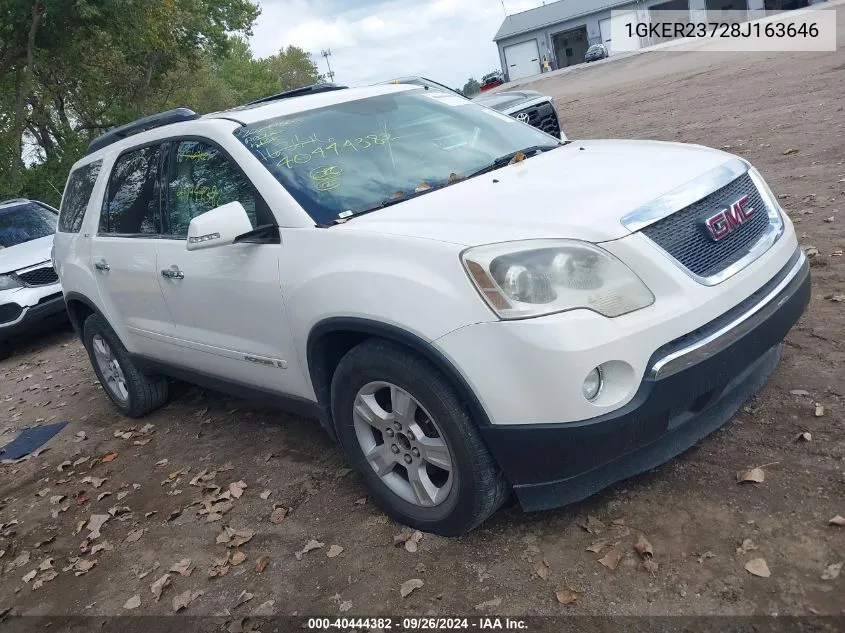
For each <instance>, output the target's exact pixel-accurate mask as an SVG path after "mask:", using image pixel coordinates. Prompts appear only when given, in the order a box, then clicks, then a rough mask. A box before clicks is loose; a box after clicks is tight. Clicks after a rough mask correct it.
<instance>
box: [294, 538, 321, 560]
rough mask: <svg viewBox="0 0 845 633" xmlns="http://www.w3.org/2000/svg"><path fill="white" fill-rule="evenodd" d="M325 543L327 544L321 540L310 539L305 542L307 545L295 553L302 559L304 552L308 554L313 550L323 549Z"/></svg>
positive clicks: (298, 558) (297, 558)
mask: <svg viewBox="0 0 845 633" xmlns="http://www.w3.org/2000/svg"><path fill="white" fill-rule="evenodd" d="M324 545H325V543H321V542H320V541H316V540H314V539H311V540H310V541H308V542H307V543H306V544H305V546H304V547H303V548H302V549H301V550H299V551H298V552H296V554H295V556H296V560H302V555H303V554H307V553H308V552H310V551H311V550H315V549H321V548H322V547H323V546H324Z"/></svg>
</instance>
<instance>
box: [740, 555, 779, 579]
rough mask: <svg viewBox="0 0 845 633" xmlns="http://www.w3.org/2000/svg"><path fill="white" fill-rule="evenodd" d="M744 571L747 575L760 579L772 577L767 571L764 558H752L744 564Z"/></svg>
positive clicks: (767, 567)
mask: <svg viewBox="0 0 845 633" xmlns="http://www.w3.org/2000/svg"><path fill="white" fill-rule="evenodd" d="M745 571H747V572H748V573H749V574H753V575H754V576H759V577H760V578H768V577H769V576H771V575H772V572H770V571H769V566H768V565H767V564H766V560H765V559H764V558H752V559H751V560H750V561H748V562H747V563H745Z"/></svg>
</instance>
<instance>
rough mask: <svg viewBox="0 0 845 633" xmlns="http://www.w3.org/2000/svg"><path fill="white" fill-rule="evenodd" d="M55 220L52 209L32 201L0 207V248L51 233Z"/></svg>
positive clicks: (54, 229)
mask: <svg viewBox="0 0 845 633" xmlns="http://www.w3.org/2000/svg"><path fill="white" fill-rule="evenodd" d="M57 221H58V216H57V215H56V214H55V213H54V212H53V211H51V210H50V209H47V208H45V207H42V206H41V205H39V204H35V203H34V202H25V203H23V204H18V205H14V206H10V207H3V208H0V248H9V247H11V246H17V245H18V244H23V243H24V242H29V241H31V240H37V239H38V238H41V237H47V236H48V235H52V234H53V233H55V232H56V222H57Z"/></svg>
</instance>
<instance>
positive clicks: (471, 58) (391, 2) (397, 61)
mask: <svg viewBox="0 0 845 633" xmlns="http://www.w3.org/2000/svg"><path fill="white" fill-rule="evenodd" d="M258 2H259V4H260V5H261V16H259V18H258V21H257V22H256V25H255V28H254V29H253V37H252V39H251V41H250V45H251V47H252V50H253V53H254V54H255V55H257V56H258V57H266V56H268V55H272V54H274V53H276V52H278V50H279V49H280V48H282V47H285V46H288V45H289V44H292V45H294V46H299V47H301V48H303V49H305V50H306V51H308V52H310V53H312V59H313V60H314V62H315V63H316V64H317V67H318V68H319V70H320V72H321V73H325V72H326V70H327V68H326V60H325V59H324V58H323V57H321V56H320V51H321V50H323V49H331V52H332V55H331V57H330V58H329V62H330V63H331V66H332V70H333V71H334V72H335V77H334V81H335V82H337V83H341V84H345V85H349V86H356V85H366V84H373V83H376V82H379V81H386V80H388V79H393V78H395V77H401V76H406V75H421V76H423V77H428V78H429V79H433V80H435V81H439V82H441V83H444V84H446V85H448V86H450V87H453V88H461V87H463V85H464V83H466V81H467V79H469V78H470V77H474V78H475V79H481V76H482V75H484V74H486V73H488V72H491V71H493V70H500V65H499V54H498V51H497V49H496V45H495V44H494V43H493V36H494V35H495V34H496V31H497V30H498V29H499V26H500V25H501V24H502V21H503V20H504V17H505V13H504V10H503V8H502V2H501V0H258ZM504 4H505V8H506V10H507V12H508V14H513V13H517V12H519V11H524V10H526V9H531V8H533V7H536V6H539V5H541V4H543V2H542V0H504Z"/></svg>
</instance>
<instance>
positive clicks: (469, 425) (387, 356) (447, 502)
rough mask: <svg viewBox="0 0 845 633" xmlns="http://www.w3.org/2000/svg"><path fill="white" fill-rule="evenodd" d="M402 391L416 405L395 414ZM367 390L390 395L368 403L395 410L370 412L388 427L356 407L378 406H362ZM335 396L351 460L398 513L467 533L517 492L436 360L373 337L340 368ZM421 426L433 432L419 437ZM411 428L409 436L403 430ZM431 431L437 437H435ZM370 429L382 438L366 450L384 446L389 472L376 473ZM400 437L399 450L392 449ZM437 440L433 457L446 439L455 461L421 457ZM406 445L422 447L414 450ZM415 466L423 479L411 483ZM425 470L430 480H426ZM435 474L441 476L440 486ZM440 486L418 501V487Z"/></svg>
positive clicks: (423, 526)
mask: <svg viewBox="0 0 845 633" xmlns="http://www.w3.org/2000/svg"><path fill="white" fill-rule="evenodd" d="M385 384H386V385H387V386H381V385H385ZM394 388H396V391H394ZM370 392H372V393H370ZM402 392H404V393H405V394H406V395H409V396H410V398H411V399H412V400H414V401H416V402H415V403H412V404H411V405H409V406H410V408H409V409H408V410H409V411H410V410H413V411H414V413H413V414H411V415H409V416H399V417H395V416H396V414H395V413H393V404H392V403H393V400H394V395H393V394H397V395H396V398H397V399H398V398H400V397H402V396H401V394H402ZM360 394H364V395H363V396H362V398H366V399H369V400H368V401H369V402H376V401H381V402H384V406H382V405H380V404H376V405H367V406H368V407H369V406H376V407H377V408H379V410H380V412H381V413H387V415H388V416H394V417H379V416H369V417H370V418H371V419H373V420H376V426H378V427H379V428H386V430H384V431H381V430H376V431H373V428H374V426H373V424H372V423H369V424H368V423H367V422H366V420H365V419H364V418H365V417H366V416H362V415H361V414H356V413H355V411H356V406H357V407H358V409H357V411H368V412H371V411H372V409H371V408H369V409H362V408H361V407H362V406H363V405H364V404H365V402H364V400H363V399H360V400H359V399H358V397H359V395H360ZM386 394H390V395H389V396H388V395H386ZM331 398H332V413H333V417H334V421H335V427H336V431H337V436H338V439H339V440H340V443H341V445H342V446H343V449H344V451H345V453H346V456H347V458H348V460H349V462H350V464H351V465H352V467H353V468H354V469H355V470H356V471H357V472H358V473H359V474H360V475H361V477H362V478H363V479H364V483H365V485H366V486H367V488H368V489H369V492H370V494H371V496H372V497H373V500H374V501H375V502H376V503H377V504H378V505H379V506H381V507H382V508H383V509H384V510H385V511H386V512H387V514H389V515H390V516H391V517H393V518H394V519H396V520H397V521H399V522H401V523H404V524H405V525H408V526H410V527H413V528H415V529H418V530H421V531H425V532H431V533H434V534H439V535H441V536H460V535H462V534H466V533H467V532H469V531H471V530H472V529H474V528H475V527H477V526H478V525H480V524H481V523H483V522H484V521H485V520H486V519H487V518H488V517H490V516H491V515H492V514H493V513H494V512H495V511H496V510H497V509H499V507H500V506H501V505H502V504H503V503H504V502H505V501H506V500H507V498H508V496H509V495H510V493H511V487H510V486H509V485H508V483H507V481H506V480H505V478H504V476H503V475H502V473H501V472H500V471H499V469H498V467H497V466H496V463H495V461H494V460H493V457H492V456H491V455H490V453H489V451H488V450H487V447H486V446H485V445H484V443H483V442H482V440H481V437H480V436H479V434H478V431H477V430H476V428H475V425H474V423H473V421H472V419H471V418H470V416H469V413H468V412H467V409H466V407H465V406H464V405H463V403H462V402H461V399H460V398H459V397H458V395H457V393H456V392H455V390H454V388H453V387H452V385H451V384H450V383H449V381H448V380H447V379H446V378H445V377H444V376H443V374H441V373H440V372H439V371H438V370H437V368H436V367H434V365H432V364H431V363H430V362H429V361H428V360H426V359H425V358H423V357H421V356H418V355H417V354H415V353H414V352H412V351H411V350H409V349H408V348H406V347H403V346H401V345H397V344H394V343H391V342H389V341H385V340H381V339H370V340H367V341H365V342H363V343H361V344H360V345H358V346H357V347H355V348H353V349H352V350H350V351H349V352H348V353H347V354H346V355H345V356H344V357H343V358H342V359H341V361H340V363H339V364H338V366H337V368H336V370H335V372H334V376H333V378H332V391H331ZM379 398H380V399H381V400H379ZM387 398H389V401H388V400H386V399H387ZM397 401H398V400H397ZM388 402H389V403H388ZM400 406H401V405H400ZM385 419H386V420H387V422H384V420H385ZM356 420H357V421H356ZM391 420H392V422H391ZM409 420H412V421H410V422H409ZM416 420H419V423H418V424H415V421H416ZM400 421H401V422H400ZM397 423H399V424H400V426H402V424H404V425H405V427H403V428H402V430H401V431H400V430H397V431H395V432H394V431H393V430H392V428H390V427H391V425H394V424H397ZM356 425H357V426H356ZM396 428H399V427H396ZM421 428H424V429H425V435H426V438H420V437H419V436H420V432H419V431H420V430H421ZM388 433H389V434H390V436H389V437H388V435H387V434H388ZM405 433H407V434H408V435H407V437H405V436H403V434H405ZM430 433H434V434H436V435H437V437H436V438H432V437H429V434H430ZM369 434H372V436H373V437H374V438H375V444H374V445H370V444H367V446H368V448H369V449H370V450H368V451H366V452H369V453H370V454H371V455H373V454H375V453H376V451H377V450H379V449H380V450H382V451H383V453H382V455H386V456H387V458H390V459H395V460H396V462H397V463H396V464H390V465H388V466H386V467H385V468H384V471H383V472H384V473H385V475H383V476H380V475H379V474H377V472H376V470H375V468H376V467H374V466H373V465H371V463H370V460H369V459H368V458H367V457H366V456H365V447H364V443H366V442H369V438H370V435H369ZM362 437H363V438H364V441H363V442H362V439H361V438H362ZM408 437H410V440H408ZM379 438H380V439H381V441H382V443H381V444H379V443H378V441H379ZM394 443H395V445H396V446H397V447H398V448H399V451H400V454H399V455H395V456H392V451H393V449H394ZM434 444H436V445H437V446H438V447H439V448H438V451H439V452H438V453H437V455H435V457H434V459H435V461H436V462H437V463H438V464H439V463H441V460H442V459H443V458H442V457H441V454H442V451H443V448H442V445H443V444H445V446H446V449H447V456H446V458H445V460H443V461H442V463H444V464H445V463H447V462H448V463H449V465H450V468H449V469H447V470H444V469H441V468H439V467H438V466H434V465H433V463H432V462H430V459H432V458H431V457H428V458H427V457H426V454H425V453H424V454H423V456H422V457H420V452H419V451H420V450H422V451H429V450H430V449H428V448H425V447H426V446H429V445H434ZM408 446H410V447H411V448H410V449H409V448H408ZM418 446H419V448H417V447H418ZM387 449H391V450H387ZM406 450H408V451H409V452H413V451H414V450H417V452H416V453H415V454H414V455H413V456H412V455H410V454H409V452H405V451H406ZM431 454H432V455H434V453H433V452H432V453H431ZM400 458H401V459H405V460H414V461H413V463H412V462H411V461H408V462H407V463H408V464H411V465H410V466H406V465H405V463H406V462H401V459H400ZM379 463H384V462H379ZM400 467H401V468H400ZM411 469H413V471H412V470H411ZM412 472H416V473H418V474H417V476H416V478H415V481H416V482H417V486H416V487H415V486H414V485H412V484H411V479H412V477H411V473H412ZM403 473H404V474H403ZM419 473H422V476H421V478H422V479H423V480H426V481H427V483H428V484H429V485H428V486H426V485H420V484H419V481H420V475H419ZM444 473H445V475H444ZM383 477H384V478H383ZM405 481H407V483H405ZM386 482H387V483H386ZM435 482H440V483H441V484H442V485H441V487H437V486H438V485H440V484H436V483H435ZM435 489H436V490H437V492H436V494H432V495H430V498H427V499H426V501H431V503H430V505H428V506H426V505H424V504H421V503H420V502H419V499H420V497H427V495H426V494H423V495H419V494H418V491H419V490H425V491H430V490H435ZM397 490H398V491H399V492H397ZM409 491H410V492H409ZM409 494H410V495H411V496H412V497H413V496H415V495H416V497H417V500H411V499H409V497H408V495H409Z"/></svg>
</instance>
